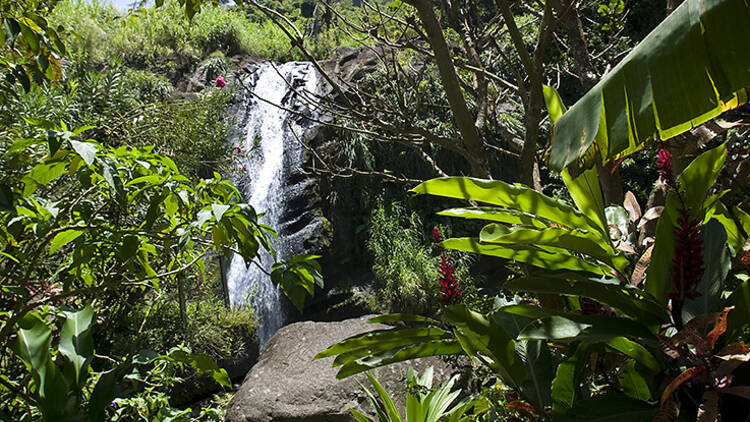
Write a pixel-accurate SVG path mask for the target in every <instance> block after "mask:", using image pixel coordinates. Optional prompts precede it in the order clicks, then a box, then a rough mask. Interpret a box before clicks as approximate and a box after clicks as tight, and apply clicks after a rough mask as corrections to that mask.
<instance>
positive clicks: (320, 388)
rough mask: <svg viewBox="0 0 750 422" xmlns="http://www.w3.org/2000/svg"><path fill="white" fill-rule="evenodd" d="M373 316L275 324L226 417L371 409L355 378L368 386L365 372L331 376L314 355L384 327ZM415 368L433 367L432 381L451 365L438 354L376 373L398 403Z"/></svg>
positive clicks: (332, 421)
mask: <svg viewBox="0 0 750 422" xmlns="http://www.w3.org/2000/svg"><path fill="white" fill-rule="evenodd" d="M371 317H372V316H364V317H360V318H355V319H348V320H344V321H337V322H311V321H304V322H298V323H295V324H291V325H287V326H286V327H284V328H282V329H280V330H279V331H278V332H277V333H276V334H275V335H274V336H273V337H272V338H271V340H269V342H268V343H267V344H266V348H265V349H264V350H263V352H262V353H261V355H260V358H259V360H258V363H256V364H255V366H254V367H253V368H252V369H251V370H250V372H249V373H248V374H247V376H246V377H245V381H244V382H243V384H242V386H241V387H240V389H239V391H237V394H236V395H235V396H234V398H233V399H232V401H231V403H229V409H228V411H227V417H226V420H227V421H228V422H250V421H252V422H282V421H283V422H292V421H294V422H297V421H299V422H302V421H304V422H336V421H355V419H354V417H352V415H351V412H349V409H350V408H352V407H354V408H356V409H357V410H359V411H361V412H364V413H366V414H372V412H371V409H370V405H369V403H368V401H367V397H366V395H365V393H364V392H363V391H362V388H361V387H360V386H359V384H357V381H359V382H360V383H362V384H363V385H365V386H367V387H368V389H370V390H372V388H371V386H370V383H369V382H368V381H367V377H366V376H365V375H364V374H358V375H355V376H353V377H349V378H346V379H343V380H339V379H336V372H337V368H332V367H331V363H332V362H333V357H329V358H325V359H320V360H316V361H313V360H312V359H313V357H314V356H315V355H316V354H317V353H318V352H320V351H322V350H324V349H326V348H328V347H329V346H331V345H333V344H335V343H338V342H340V341H341V340H344V339H345V338H347V337H350V336H353V335H355V334H359V333H363V332H366V331H372V330H377V329H384V328H388V327H387V326H386V325H382V324H368V323H367V320H368V319H370V318H371ZM409 364H411V365H412V366H413V367H414V368H415V369H416V370H417V371H418V372H419V373H421V372H422V371H424V370H425V369H426V368H427V367H428V366H433V367H434V368H435V379H434V383H433V385H438V384H440V383H442V382H443V381H444V380H446V379H448V378H449V377H450V375H451V372H452V367H451V366H450V365H449V364H447V363H446V362H444V361H442V360H440V359H438V358H425V359H419V360H415V361H412V362H409V363H400V364H394V365H389V366H385V367H382V368H377V369H375V370H374V371H373V373H374V375H375V377H376V378H377V379H378V380H379V381H380V382H381V383H382V384H383V386H384V387H385V389H386V390H388V391H389V392H390V393H391V395H392V397H394V398H396V399H397V401H396V403H397V405H398V406H399V408H401V409H403V396H404V393H403V388H404V380H405V378H406V371H407V368H408V365H409Z"/></svg>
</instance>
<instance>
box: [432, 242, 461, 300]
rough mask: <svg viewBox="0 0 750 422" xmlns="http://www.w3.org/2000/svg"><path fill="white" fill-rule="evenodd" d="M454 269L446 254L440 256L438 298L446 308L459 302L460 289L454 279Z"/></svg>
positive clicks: (456, 280)
mask: <svg viewBox="0 0 750 422" xmlns="http://www.w3.org/2000/svg"><path fill="white" fill-rule="evenodd" d="M455 271H456V267H455V266H454V265H453V264H452V263H451V260H450V258H449V257H448V256H447V255H446V254H444V253H443V254H440V266H439V267H438V272H439V273H440V298H441V299H442V300H443V304H444V305H446V306H449V305H455V304H456V303H458V302H460V301H461V288H459V287H458V279H456V274H455Z"/></svg>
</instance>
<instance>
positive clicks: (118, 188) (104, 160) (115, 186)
mask: <svg viewBox="0 0 750 422" xmlns="http://www.w3.org/2000/svg"><path fill="white" fill-rule="evenodd" d="M99 162H100V163H101V169H100V171H101V175H102V177H104V180H106V181H107V184H109V187H110V189H111V190H112V193H113V196H114V197H115V198H116V199H117V202H119V203H120V205H124V204H125V189H124V188H123V185H122V180H121V179H120V172H119V171H118V170H117V165H116V164H115V162H114V160H112V159H111V158H110V157H107V156H103V157H101V158H100V161H99Z"/></svg>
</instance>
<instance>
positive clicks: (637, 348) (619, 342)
mask: <svg viewBox="0 0 750 422" xmlns="http://www.w3.org/2000/svg"><path fill="white" fill-rule="evenodd" d="M607 346H609V347H611V348H613V349H614V350H617V351H618V352H620V353H622V354H624V355H626V356H630V357H631V358H633V359H635V361H637V362H638V363H640V364H641V365H643V366H644V367H646V368H648V369H649V370H651V371H652V372H654V373H658V372H660V371H661V369H662V365H661V364H660V363H659V361H657V360H656V358H655V357H654V355H652V354H651V353H650V352H649V351H648V350H646V348H645V347H643V346H641V345H640V344H638V343H636V342H634V341H631V340H629V339H627V338H625V337H614V338H612V339H611V340H609V341H608V342H607Z"/></svg>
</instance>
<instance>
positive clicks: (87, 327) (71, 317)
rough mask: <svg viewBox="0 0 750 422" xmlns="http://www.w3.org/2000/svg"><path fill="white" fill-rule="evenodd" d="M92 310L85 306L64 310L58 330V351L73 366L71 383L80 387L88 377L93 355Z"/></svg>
mask: <svg viewBox="0 0 750 422" xmlns="http://www.w3.org/2000/svg"><path fill="white" fill-rule="evenodd" d="M93 320H94V310H93V309H92V308H91V306H87V307H85V308H83V309H81V310H80V311H78V312H65V323H64V324H63V328H62V331H61V332H60V347H59V348H60V353H61V354H62V355H63V356H65V357H66V358H67V359H68V361H69V362H70V363H71V364H72V366H73V377H72V379H73V380H74V382H73V384H74V385H76V386H77V387H78V388H82V387H83V386H84V385H85V383H86V380H87V378H88V369H89V364H90V362H91V359H92V358H93V356H94V339H93V337H92V333H91V323H92V322H93Z"/></svg>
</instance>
